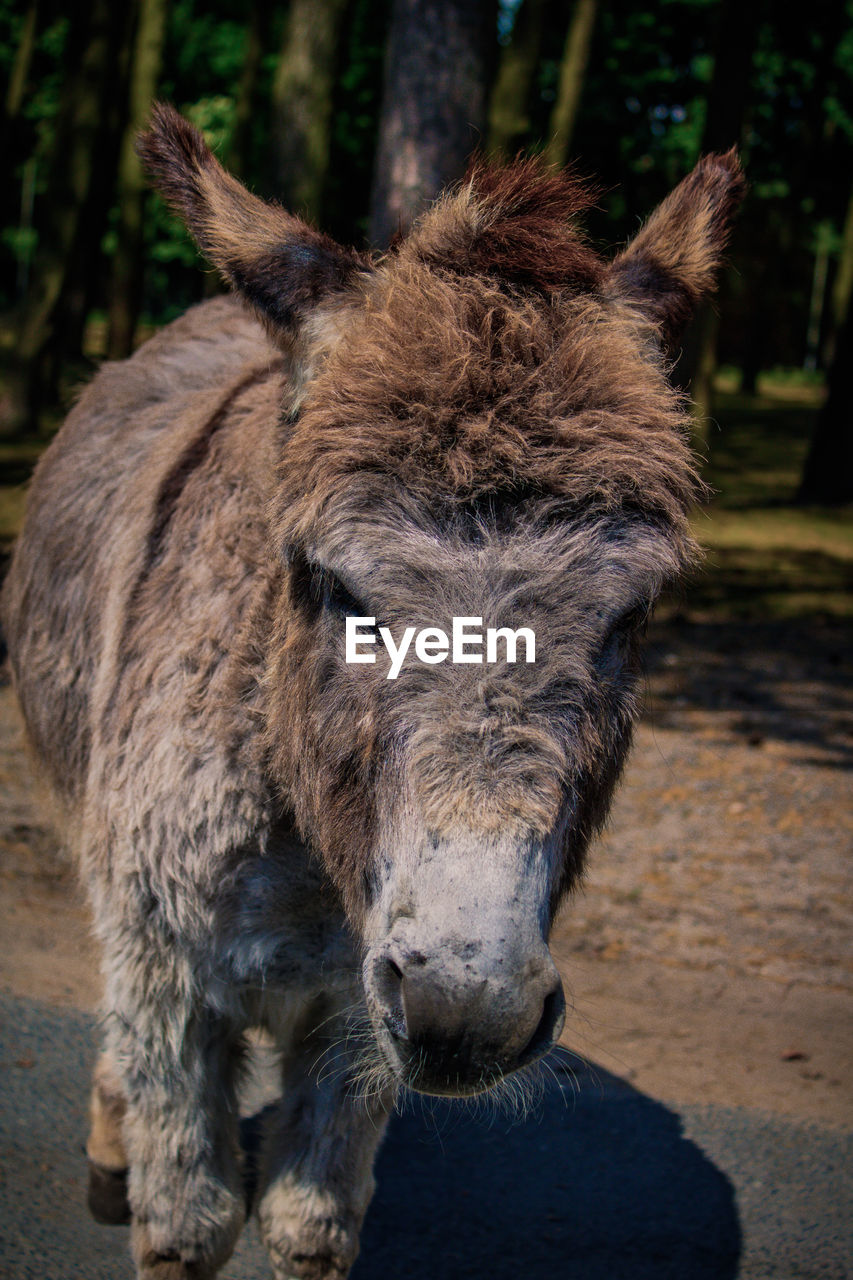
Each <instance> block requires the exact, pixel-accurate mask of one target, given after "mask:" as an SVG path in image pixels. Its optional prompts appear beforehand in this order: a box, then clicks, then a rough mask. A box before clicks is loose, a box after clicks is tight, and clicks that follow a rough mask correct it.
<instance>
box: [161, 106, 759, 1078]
mask: <svg viewBox="0 0 853 1280" xmlns="http://www.w3.org/2000/svg"><path fill="white" fill-rule="evenodd" d="M145 153H146V156H147V158H148V160H149V162H150V163H151V164H152V165H153V167H154V168H155V169H157V171H158V172H159V173H160V175H161V178H162V181H163V185H164V187H165V189H166V191H167V194H169V195H170V196H171V198H172V199H173V201H174V202H175V203H176V204H178V205H179V207H181V209H182V210H183V211H184V213H185V214H186V216H187V218H188V221H189V223H190V226H191V228H192V229H193V230H194V231H195V233H196V235H197V237H198V238H199V241H200V243H201V244H202V247H203V248H205V249H207V251H208V252H209V253H210V255H211V256H212V257H213V259H214V261H216V262H217V264H218V265H219V266H220V267H221V268H222V269H223V271H224V272H225V274H226V275H228V276H229V277H230V278H231V279H232V281H234V282H235V283H236V284H237V285H238V286H239V287H240V288H241V289H243V291H244V292H245V293H246V295H247V296H248V297H249V299H250V300H251V301H252V302H253V303H254V305H256V306H257V307H258V308H259V309H260V310H261V311H262V313H263V314H264V315H265V317H266V318H267V320H268V321H270V322H271V323H272V324H273V325H274V327H275V328H276V330H277V331H278V332H279V333H280V335H281V337H282V341H283V344H284V345H285V346H286V348H287V349H289V350H290V351H291V353H292V356H293V363H294V377H293V379H292V382H291V389H290V391H289V393H288V394H289V401H288V403H287V405H286V406H285V408H286V410H287V411H288V418H289V423H288V430H287V435H286V438H285V440H284V443H283V447H282V467H281V480H280V486H279V492H278V497H277V503H276V509H275V511H274V513H273V534H274V538H273V553H274V554H275V555H279V556H281V557H282V558H283V560H284V562H285V564H286V572H285V589H284V591H283V594H282V597H281V600H280V602H279V607H278V611H277V616H276V620H275V628H274V635H273V639H272V645H271V650H270V673H269V706H268V724H269V734H270V753H271V758H272V761H273V767H274V769H275V770H276V772H277V774H278V776H279V777H280V778H281V780H282V782H283V785H284V787H285V790H286V792H287V795H288V798H289V799H290V801H291V803H292V805H293V807H294V808H295V811H296V815H297V819H298V821H299V823H300V826H301V827H302V829H303V831H304V832H305V834H306V835H307V836H308V837H309V838H310V839H311V841H312V842H313V844H314V845H315V847H316V848H317V849H318V850H319V851H320V852H321V853H322V855H323V857H324V859H325V861H326V865H327V867H328V870H329V873H330V875H331V876H332V878H333V879H334V881H335V882H336V883H337V885H338V887H339V888H340V890H341V892H342V894H343V898H344V901H345V903H346V904H347V907H348V910H349V913H350V916H351V918H352V920H353V923H354V924H355V926H356V927H357V929H358V930H359V931H360V933H361V936H362V937H363V940H364V946H365V959H364V986H365V991H366V995H367V1003H368V1008H369V1011H370V1015H371V1019H372V1023H373V1027H374V1031H375V1034H376V1038H377V1041H378V1044H379V1046H380V1049H381V1051H382V1054H383V1058H384V1061H385V1063H386V1065H387V1067H388V1068H390V1070H391V1072H392V1073H393V1075H394V1076H395V1078H397V1079H399V1080H402V1081H403V1082H405V1083H407V1084H409V1085H410V1086H411V1087H413V1088H416V1089H421V1090H424V1091H426V1092H434V1093H454V1094H459V1093H468V1092H477V1091H479V1090H481V1089H483V1088H486V1087H488V1086H489V1085H491V1084H493V1083H494V1082H495V1081H496V1080H498V1079H499V1078H500V1077H501V1076H502V1075H504V1074H506V1073H507V1072H509V1071H512V1070H514V1069H516V1068H518V1067H520V1066H522V1065H524V1064H525V1063H527V1062H529V1061H532V1060H533V1059H535V1058H536V1057H538V1056H540V1055H541V1054H542V1053H543V1052H545V1051H546V1050H547V1049H548V1048H549V1047H550V1046H551V1045H552V1043H553V1041H554V1039H555V1037H556V1036H557V1035H558V1034H559V1031H560V1028H561V1025H562V1019H563V1007H564V1006H563V997H562V991H561V986H560V981H559V978H558V975H557V973H556V970H555V968H554V965H553V962H552V961H551V958H550V955H549V952H548V946H547V937H548V932H549V928H550V924H551V920H552V917H553V913H554V910H555V909H556V906H557V904H558V902H559V901H560V899H561V898H562V896H563V895H564V894H565V893H566V891H567V890H568V889H569V888H570V886H571V885H572V883H573V882H574V881H575V880H576V878H577V876H578V874H579V872H580V869H581V866H582V861H583V856H584V852H585V849H586V846H587V844H588V842H589V839H590V837H591V836H592V834H593V833H594V832H595V831H596V829H597V828H598V827H600V825H601V823H602V821H603V820H604V818H605V816H606V813H607V809H608V806H609V803H610V798H611V794H612V790H613V787H614V784H615V782H616V779H617V777H618V775H619V771H620V769H621V766H622V763H623V760H624V756H625V752H626V750H627V746H628V742H629V738H630V730H631V725H632V722H633V718H634V712H635V706H634V687H635V683H636V678H637V661H638V659H637V634H638V631H639V629H640V627H641V625H642V622H643V620H644V619H645V617H646V616H647V614H648V611H649V609H650V608H651V605H652V603H653V601H654V598H655V596H656V595H657V593H658V592H659V590H660V589H661V586H662V585H663V584H664V583H665V582H666V581H668V580H671V579H672V578H673V577H674V576H675V575H677V574H678V572H679V571H680V570H681V569H682V568H683V566H684V563H685V561H686V560H687V559H688V558H689V557H690V555H691V553H692V543H691V540H690V535H689V531H688V528H687V523H686V510H687V507H688V505H689V502H690V498H691V493H692V491H693V488H694V476H693V471H692V467H691V463H690V458H689V452H688V450H687V447H686V445H685V442H684V425H685V424H684V420H683V409H682V406H681V405H680V404H679V402H678V400H677V399H676V397H675V396H674V395H673V393H672V391H671V390H670V388H669V387H668V385H667V383H666V380H665V378H664V375H663V372H662V361H661V354H660V353H661V349H662V346H663V345H664V344H665V342H666V341H667V340H668V339H670V338H671V335H672V332H673V331H674V329H675V328H676V326H677V324H678V323H679V322H680V321H682V320H683V318H684V315H685V313H686V312H687V311H688V310H689V304H690V303H691V302H692V301H694V300H695V298H696V297H698V296H699V295H700V294H701V293H702V292H703V291H704V290H706V289H707V288H708V286H709V284H710V280H711V274H712V270H713V266H714V264H715V262H716V259H717V257H718V255H719V253H720V251H721V248H722V243H723V240H724V233H725V227H726V223H727V219H728V214H729V212H730V209H731V207H732V204H733V202H734V201H735V200H736V198H737V196H738V195H739V193H740V186H741V183H740V177H739V174H738V171H737V167H736V162H735V161H734V160H733V158H732V157H718V158H716V159H713V158H712V159H709V160H707V161H704V162H703V163H702V164H701V165H700V166H698V167H697V169H696V170H695V171H694V173H693V174H692V175H691V176H690V178H688V179H687V180H686V181H685V182H684V183H682V185H681V187H679V188H678V189H677V190H676V192H674V193H673V195H672V196H670V197H669V200H668V201H667V202H665V203H664V205H663V206H661V208H660V210H658V212H657V214H656V215H654V217H653V218H652V219H651V220H650V222H649V223H648V224H647V226H646V227H645V228H644V229H643V230H642V231H641V232H640V234H639V235H638V237H637V238H636V240H635V241H634V242H633V245H632V246H629V248H628V249H627V250H626V251H625V252H624V253H623V254H621V255H620V256H619V257H618V258H617V259H616V260H615V262H614V263H613V264H611V265H610V266H609V267H608V266H606V265H605V264H604V263H603V262H601V261H600V260H599V259H598V258H597V257H596V256H595V255H594V254H592V253H591V252H590V251H589V250H588V249H587V248H585V247H584V245H583V244H582V242H581V241H580V240H579V238H578V236H577V234H576V233H575V232H574V231H573V230H572V227H571V225H570V223H569V222H568V218H569V217H570V216H571V214H572V213H574V212H576V211H577V209H578V208H579V207H581V206H582V204H583V199H582V196H581V195H580V193H579V191H578V189H577V187H576V186H573V185H572V184H571V183H570V182H566V181H564V180H561V179H559V178H554V177H548V176H543V175H542V174H541V173H538V172H537V171H536V170H535V169H534V168H533V167H532V166H530V165H522V166H516V167H514V168H511V169H509V170H507V171H505V172H504V173H498V174H497V175H496V174H494V173H492V172H487V171H482V170H478V171H475V172H474V174H473V176H472V177H471V179H470V181H468V182H467V183H466V185H465V186H464V187H463V188H462V190H461V191H460V192H459V193H458V194H457V195H455V196H453V197H450V198H446V199H445V200H444V201H443V202H441V203H439V205H437V206H436V207H435V208H434V209H433V210H432V211H431V212H430V213H429V214H427V215H426V216H425V217H424V219H422V221H421V223H420V224H419V225H418V227H417V228H416V229H415V231H414V232H413V233H412V235H411V236H410V237H409V238H408V239H407V240H406V241H404V242H403V244H402V245H401V246H400V247H399V248H398V249H397V250H396V251H395V253H394V254H393V255H389V256H388V257H387V258H385V259H383V260H380V261H379V262H377V263H368V262H366V261H365V260H363V259H359V258H357V257H356V256H355V255H352V254H349V253H348V252H347V251H345V250H343V249H340V248H339V247H338V246H335V245H333V244H332V242H330V241H326V240H324V239H323V238H322V237H319V236H318V235H317V233H316V232H312V231H310V230H309V229H308V228H305V227H303V226H302V224H300V223H298V222H297V221H296V220H295V219H292V218H290V217H289V216H288V215H286V214H285V213H283V211H280V210H272V209H270V207H268V206H264V205H261V204H260V203H259V202H257V201H254V200H253V198H252V197H250V196H248V194H247V193H245V192H244V191H243V189H242V188H240V187H239V186H238V185H237V184H236V183H234V182H233V180H232V179H229V178H228V177H227V175H225V174H224V173H223V172H222V171H221V170H220V169H219V167H218V166H217V165H216V162H215V161H214V160H213V158H212V157H211V156H210V154H209V152H207V151H206V149H205V148H204V147H203V144H202V143H201V141H200V139H199V138H198V137H197V135H195V134H194V133H193V132H192V131H190V130H189V128H188V126H186V125H185V124H184V122H182V121H180V119H179V118H178V117H175V116H174V115H173V114H172V113H166V112H163V113H161V114H160V116H159V117H158V121H157V123H156V125H155V130H154V131H153V132H152V133H151V134H149V135H148V136H147V141H146V142H145ZM355 617H359V618H363V619H367V618H371V619H374V620H375V623H374V625H375V627H376V628H380V627H381V628H383V629H384V634H385V636H386V637H387V638H388V639H389V641H390V643H391V644H392V645H393V646H396V647H397V648H398V658H397V660H396V661H394V662H393V663H392V659H391V657H390V655H389V653H388V652H387V650H386V647H385V644H377V645H375V646H373V648H372V650H371V649H368V650H366V652H367V653H368V654H370V653H372V654H373V655H375V661H374V662H372V663H371V662H360V663H353V662H347V648H346V630H347V618H351V619H352V618H355ZM454 619H456V620H458V619H469V620H471V619H479V623H478V624H475V623H473V622H470V621H469V622H468V624H467V627H468V630H469V631H470V630H473V629H475V627H476V629H477V630H478V631H479V632H481V633H482V635H483V637H484V638H485V637H486V635H487V633H488V629H489V628H491V629H493V630H494V631H495V632H498V631H499V629H501V628H505V629H507V630H508V631H509V632H518V631H519V629H524V631H523V632H522V633H521V634H520V636H519V638H518V640H517V651H516V654H515V661H511V660H510V658H511V656H512V655H511V653H510V650H509V649H508V641H507V636H506V633H504V635H502V636H501V635H498V637H497V638H496V640H495V642H494V645H493V648H492V649H491V650H490V649H489V648H488V646H487V645H486V644H483V645H482V646H481V647H478V646H477V645H476V644H469V645H468V646H466V648H465V651H462V650H461V649H460V651H459V652H458V654H457V655H456V656H457V657H458V658H460V659H464V658H466V657H467V658H469V659H470V658H474V659H476V658H477V657H478V656H479V657H480V658H481V659H482V660H481V661H479V662H478V661H476V660H474V661H471V660H469V661H464V660H462V661H454V660H453V658H454V655H453V653H452V652H451V653H448V654H447V655H446V656H445V657H444V659H443V660H441V661H437V660H435V659H436V657H437V653H440V652H441V651H442V648H443V646H442V644H441V641H440V638H439V637H437V636H436V629H438V630H440V631H442V632H444V633H445V634H446V635H447V636H448V637H449V638H450V637H452V636H453V632H454ZM366 625H367V624H362V629H365V628H366ZM463 625H466V624H463ZM456 626H457V627H458V626H459V623H458V621H457V623H456ZM412 629H413V630H414V632H415V633H419V632H421V631H422V630H424V629H430V632H429V633H428V634H427V637H426V640H422V642H421V644H420V647H419V648H418V649H417V650H416V649H415V645H414V643H413V640H412ZM406 635H408V636H409V650H408V651H407V652H406V655H405V656H400V654H402V650H400V649H399V646H400V645H401V644H402V643H403V642H404V638H405V636H406ZM531 636H532V637H533V639H532V640H531V638H530V637H531ZM531 649H533V652H532V653H531ZM362 652H365V649H362ZM531 657H532V658H533V660H532V661H531V660H528V659H530V658H531Z"/></svg>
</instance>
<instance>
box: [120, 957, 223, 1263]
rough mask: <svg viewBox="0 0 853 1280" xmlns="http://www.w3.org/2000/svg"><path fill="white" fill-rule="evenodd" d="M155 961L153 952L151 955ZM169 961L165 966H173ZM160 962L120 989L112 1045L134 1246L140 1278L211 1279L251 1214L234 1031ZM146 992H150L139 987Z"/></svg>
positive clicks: (130, 969) (129, 968)
mask: <svg viewBox="0 0 853 1280" xmlns="http://www.w3.org/2000/svg"><path fill="white" fill-rule="evenodd" d="M146 959H148V958H146ZM166 967H167V966H165V965H164V966H163V969H165V968H166ZM163 969H160V970H159V971H158V972H157V973H154V972H152V965H151V963H150V960H149V961H148V963H145V964H144V965H143V966H141V969H140V970H137V969H135V968H134V967H133V966H130V965H125V966H124V969H123V973H124V974H125V975H127V973H128V972H132V973H134V974H135V977H136V978H137V979H138V980H139V979H140V978H142V975H144V980H142V981H138V985H137V989H136V990H135V991H129V990H128V989H127V987H125V988H124V990H122V991H121V992H119V993H116V992H115V990H113V992H112V993H111V996H112V999H111V1001H110V1003H111V1006H112V1007H111V1016H110V1018H109V1020H108V1036H107V1043H108V1049H109V1052H110V1055H111V1058H112V1061H113V1063H114V1064H115V1066H116V1068H117V1074H118V1078H119V1080H120V1083H121V1089H122V1092H123V1094H124V1099H125V1105H126V1110H125V1115H124V1124H123V1136H124V1144H125V1149H126V1152H127V1159H128V1199H129V1202H130V1209H131V1212H132V1215H133V1225H132V1247H133V1253H134V1257H135V1260H136V1266H137V1274H138V1276H139V1277H140V1280H209V1277H212V1276H214V1275H215V1274H216V1271H217V1270H218V1268H219V1267H220V1266H221V1265H222V1264H223V1263H224V1262H225V1261H226V1259H227V1258H228V1257H229V1256H230V1254H231V1252H232V1250H233V1248H234V1245H235V1243H236V1241H237V1237H238V1235H239V1234H240V1230H241V1228H242V1226H243V1221H244V1217H245V1208H244V1197H243V1188H242V1175H241V1167H240V1159H239V1142H238V1132H237V1107H236V1100H235V1096H234V1075H235V1068H236V1064H237V1061H238V1058H239V1053H238V1048H239V1046H238V1041H237V1037H236V1036H235V1035H234V1033H233V1032H232V1031H231V1030H230V1029H229V1027H228V1026H227V1025H226V1024H225V1023H224V1021H223V1020H222V1019H221V1018H220V1017H218V1016H217V1015H216V1014H214V1013H212V1012H211V1011H210V1010H209V1009H206V1008H204V1007H203V1005H202V1004H201V1003H200V1001H198V1000H197V999H194V998H193V997H192V996H191V995H189V994H188V992H189V991H190V990H191V984H190V983H189V982H184V983H181V982H179V981H175V980H174V978H175V975H174V974H172V973H168V974H165V973H164V972H163ZM140 987H141V988H142V992H143V993H144V994H140V991H139V988H140Z"/></svg>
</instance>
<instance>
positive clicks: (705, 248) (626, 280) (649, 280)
mask: <svg viewBox="0 0 853 1280" xmlns="http://www.w3.org/2000/svg"><path fill="white" fill-rule="evenodd" d="M745 190H746V182H745V181H744V177H743V171H742V170H741V167H740V161H739V160H738V157H737V153H736V151H735V148H734V147H732V149H731V151H726V152H725V153H723V154H719V155H709V156H704V157H703V158H702V159H701V160H700V161H699V163H698V164H697V166H696V168H695V169H694V170H693V172H692V173H690V174H688V176H687V177H686V178H685V179H684V181H683V182H680V183H679V185H678V186H677V187H676V188H675V190H674V191H672V192H671V193H670V194H669V195H668V196H667V198H666V199H665V200H664V202H663V204H661V205H659V206H658V208H657V209H655V211H654V213H653V214H652V215H651V217H650V218H649V219H648V221H647V222H646V223H645V225H644V226H643V227H642V228H641V229H640V230H639V231H638V232H637V234H636V236H635V237H634V239H633V240H632V241H631V242H630V243H629V244H628V245H627V246H626V248H625V249H623V250H622V252H621V253H620V254H619V255H618V256H617V257H616V258H614V260H613V262H612V263H611V265H610V268H609V270H608V285H609V290H610V291H612V292H613V293H615V294H617V295H618V296H621V297H623V298H625V299H626V300H628V301H629V302H631V303H632V305H634V306H636V307H637V308H638V309H639V310H640V311H641V312H643V313H644V314H645V315H646V316H647V317H648V319H649V320H650V321H651V322H652V323H653V324H654V325H656V327H657V328H658V330H659V332H660V335H661V340H662V342H663V344H664V345H665V346H672V345H673V344H674V343H675V342H677V340H678V337H679V335H680V333H681V331H682V330H683V328H684V326H685V324H686V323H687V321H688V320H689V319H690V315H691V312H692V311H693V309H694V307H695V306H696V304H697V302H699V301H700V299H702V298H703V297H704V296H705V295H707V294H709V293H711V292H712V290H713V289H714V285H715V280H716V273H717V268H718V267H719V265H720V260H721V258H722V255H723V250H724V249H725V246H726V241H727V240H728V235H729V227H730V224H731V220H732V216H733V215H734V212H735V210H736V209H737V207H738V205H739V204H740V201H741V200H742V198H743V195H744V192H745Z"/></svg>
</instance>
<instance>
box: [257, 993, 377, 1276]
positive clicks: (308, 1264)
mask: <svg viewBox="0 0 853 1280" xmlns="http://www.w3.org/2000/svg"><path fill="white" fill-rule="evenodd" d="M322 1017H323V1015H322V1013H321V1014H320V1018H319V1019H317V1018H313V1019H310V1018H309V1021H313V1022H314V1024H315V1025H316V1022H317V1021H318V1020H321V1019H322ZM356 1074H357V1066H356V1063H355V1061H354V1060H353V1058H352V1055H351V1052H350V1050H349V1049H348V1047H347V1045H346V1043H345V1039H344V1028H343V1024H342V1022H341V1023H338V1020H337V1019H335V1021H334V1022H326V1023H324V1025H323V1027H322V1034H320V1033H313V1034H308V1035H306V1036H305V1037H304V1038H303V1039H301V1040H299V1041H298V1042H297V1043H296V1044H295V1045H292V1046H290V1047H289V1048H288V1049H287V1050H286V1051H285V1056H284V1064H283V1080H282V1083H283V1096H282V1099H281V1102H280V1103H279V1105H278V1108H277V1110H276V1113H275V1115H274V1118H273V1120H272V1123H271V1125H270V1127H269V1130H268V1132H267V1135H266V1144H265V1153H264V1166H263V1169H262V1180H261V1186H260V1203H259V1209H258V1217H259V1219H260V1225H261V1234H262V1236H263V1239H264V1243H265V1244H266V1247H267V1250H268V1251H269V1255H270V1258H271V1260H272V1264H273V1270H274V1272H275V1277H276V1280H343V1277H345V1276H346V1275H347V1274H348V1273H349V1270H350V1267H351V1266H352V1264H353V1262H354V1261H355V1258H356V1255H357V1253H358V1239H359V1233H360V1231H361V1224H362V1222H363V1220H364V1215H365V1213H366V1212H367V1206H368V1205H369V1203H370V1199H371V1196H372V1195H373V1190H374V1187H375V1182H374V1179H373V1161H374V1157H375V1155H376V1150H377V1148H378V1146H379V1143H380V1140H381V1138H382V1135H383V1133H384V1131H385V1125H386V1123H387V1120H388V1114H389V1111H390V1110H391V1108H392V1107H393V1101H394V1097H393V1091H391V1090H390V1089H388V1088H380V1089H379V1091H378V1092H376V1093H374V1094H372V1095H371V1096H370V1097H364V1096H359V1094H358V1092H357V1086H356V1078H355V1077H356Z"/></svg>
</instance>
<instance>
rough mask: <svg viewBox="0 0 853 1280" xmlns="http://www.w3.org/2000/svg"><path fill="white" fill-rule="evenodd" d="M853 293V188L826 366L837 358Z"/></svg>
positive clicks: (832, 306) (837, 272)
mask: <svg viewBox="0 0 853 1280" xmlns="http://www.w3.org/2000/svg"><path fill="white" fill-rule="evenodd" d="M851 294H853V190H851V192H850V199H849V200H848V202H847V215H846V217H845V219H844V227H843V230H842V232H841V249H840V252H839V254H838V266H837V267H836V269H835V281H834V283H833V286H832V296H831V299H830V307H829V332H828V333H827V335H826V341H825V343H824V352H823V354H824V362H825V363H824V367H827V366H831V365H832V362H833V360H834V358H835V348H836V344H837V341H838V333H839V330H840V329H841V326H842V324H843V323H844V317H845V315H846V314H847V312H848V310H849V307H850V295H851Z"/></svg>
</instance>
